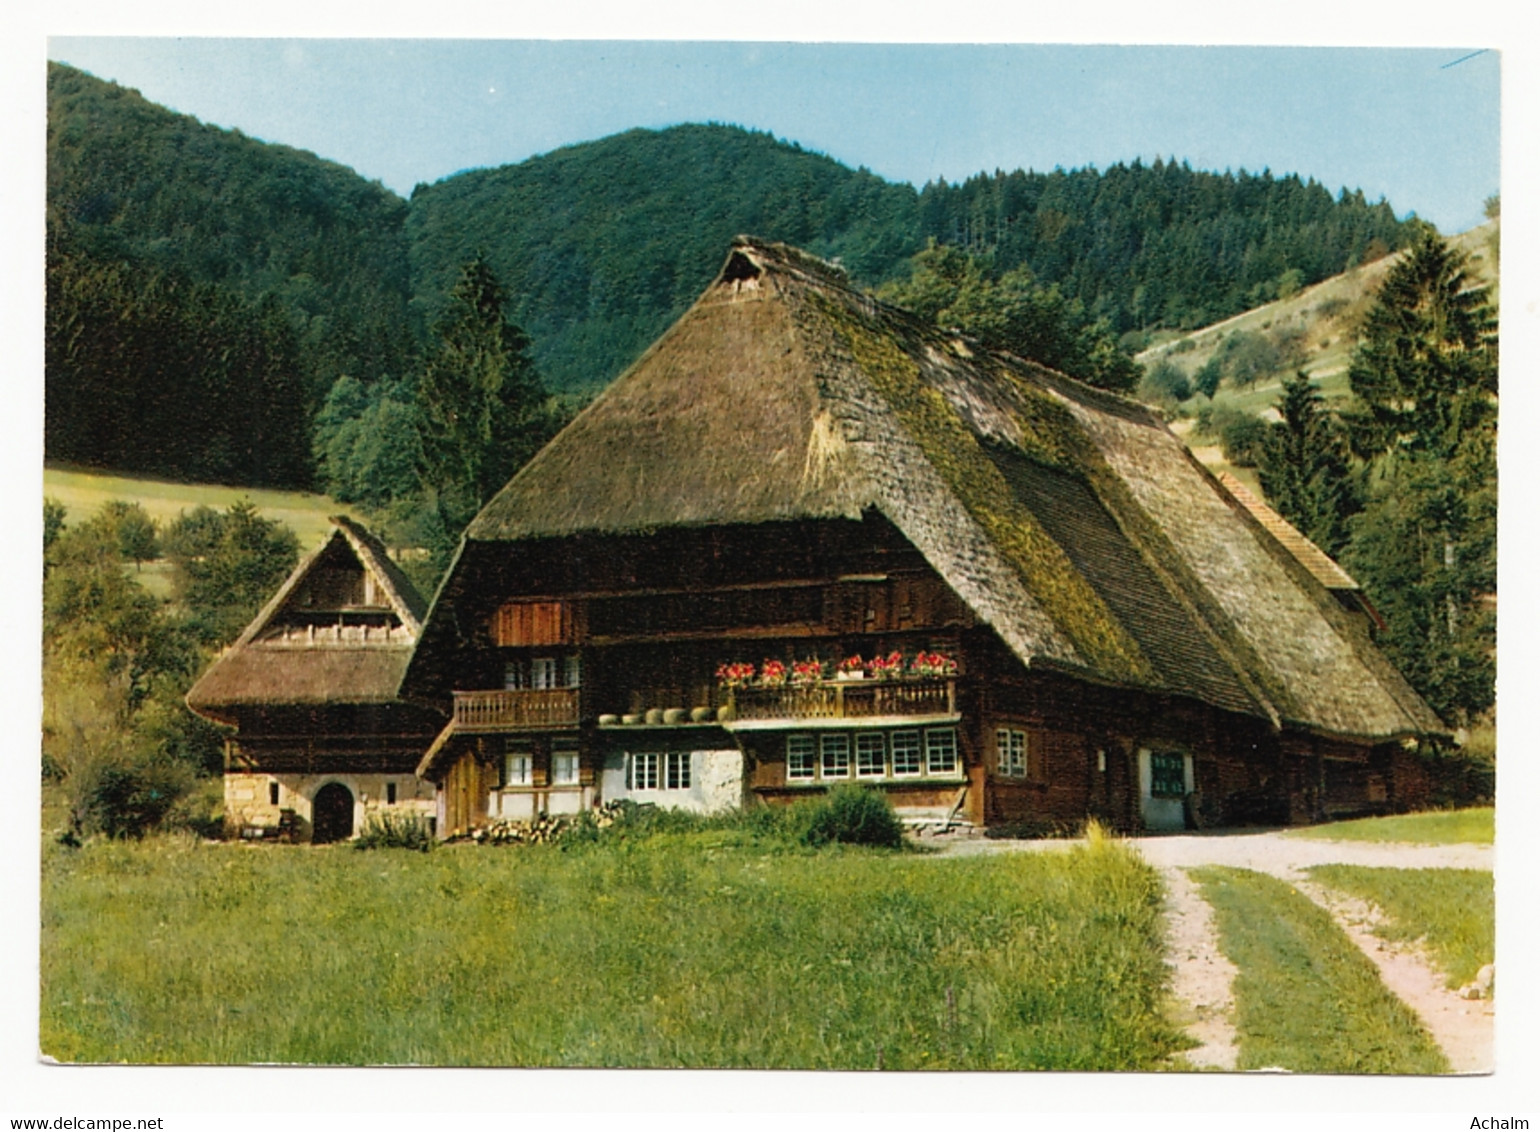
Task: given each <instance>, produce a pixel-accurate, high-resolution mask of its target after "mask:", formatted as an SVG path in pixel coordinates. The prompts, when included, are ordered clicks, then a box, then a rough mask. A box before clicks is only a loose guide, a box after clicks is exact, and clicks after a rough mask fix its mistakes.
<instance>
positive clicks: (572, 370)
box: [407, 125, 922, 389]
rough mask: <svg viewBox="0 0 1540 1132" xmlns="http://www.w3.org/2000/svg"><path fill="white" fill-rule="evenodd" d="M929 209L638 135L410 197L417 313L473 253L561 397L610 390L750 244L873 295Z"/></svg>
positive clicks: (716, 130)
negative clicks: (831, 273)
mask: <svg viewBox="0 0 1540 1132" xmlns="http://www.w3.org/2000/svg"><path fill="white" fill-rule="evenodd" d="M916 205H917V195H916V193H915V191H914V189H913V188H912V187H911V186H909V185H894V184H890V183H888V182H886V181H883V180H882V179H881V178H879V177H876V176H874V175H872V174H871V173H868V172H866V171H865V170H860V171H856V170H851V169H849V168H847V167H845V166H843V165H841V164H839V163H838V162H836V161H833V160H831V159H830V158H827V157H823V156H820V155H817V154H813V153H808V152H806V151H804V150H802V149H800V148H799V147H797V146H796V145H792V144H787V143H785V142H780V141H777V140H775V139H774V138H772V137H771V136H770V135H769V134H762V133H752V132H749V131H747V130H741V129H736V128H733V127H727V126H701V125H692V126H676V127H673V128H672V129H667V130H661V131H654V130H631V131H628V132H627V133H624V134H618V135H616V136H614V137H609V138H605V139H603V140H601V141H596V142H588V143H585V144H583V145H575V146H570V147H568V148H565V149H560V150H556V151H555V152H553V153H549V154H546V155H544V156H541V157H534V158H531V159H530V160H528V161H525V162H522V163H520V164H518V165H505V166H503V167H501V168H498V169H485V170H476V171H473V172H468V173H462V174H459V175H457V176H454V177H450V178H448V179H446V180H443V181H440V182H438V183H437V184H435V185H432V186H427V187H419V188H418V190H417V191H416V192H414V193H413V194H412V206H411V214H410V216H409V218H408V221H407V230H408V233H409V235H410V238H411V244H412V269H413V270H412V282H413V303H414V306H416V307H417V308H418V310H419V311H420V313H421V315H422V318H421V320H420V321H421V324H422V325H431V324H432V321H433V316H434V314H435V313H436V312H437V310H438V307H439V305H440V304H441V303H442V301H443V296H444V293H445V291H446V290H447V288H448V286H449V285H450V284H451V283H453V281H454V278H455V273H456V271H457V270H458V268H459V266H460V264H461V263H463V262H464V261H465V260H467V259H468V258H470V256H472V255H473V254H475V253H476V252H477V251H481V252H483V253H484V254H485V255H486V257H487V260H488V262H489V263H490V264H491V265H492V268H493V270H494V271H496V272H497V275H498V278H499V279H501V280H502V281H503V283H504V284H505V286H506V287H507V289H508V292H509V294H510V295H511V296H513V302H514V304H515V306H514V310H513V315H514V321H515V322H517V323H518V324H519V325H520V326H522V327H523V328H524V329H525V330H526V331H527V332H528V333H529V335H530V337H531V339H532V340H533V342H534V355H535V361H536V363H537V364H538V365H539V367H540V370H541V373H542V374H543V375H544V376H545V379H546V381H547V382H548V383H549V384H550V385H551V386H552V387H553V388H559V389H560V388H569V389H570V388H589V389H592V388H595V387H597V386H602V385H603V384H605V383H606V382H608V381H609V380H610V379H611V378H613V377H614V376H615V375H616V374H617V373H619V372H620V370H621V369H623V368H624V367H625V365H626V364H627V363H629V362H630V361H631V360H632V359H633V358H635V357H636V356H637V355H638V354H639V353H641V351H642V350H644V349H645V348H646V347H647V345H648V344H649V343H650V342H651V341H652V340H653V339H654V338H656V337H657V336H658V335H659V334H660V333H661V332H662V331H663V330H664V329H665V328H666V327H667V326H668V325H669V323H671V322H672V321H673V320H674V319H675V318H677V317H678V316H679V314H680V313H681V312H682V311H683V310H684V308H685V307H686V306H688V305H689V303H691V302H692V301H693V300H694V299H695V297H696V296H697V295H698V294H700V292H701V291H702V290H703V289H704V288H705V286H706V284H707V283H709V282H710V281H711V278H712V276H713V275H714V274H715V272H716V270H717V269H718V268H719V267H720V266H721V265H722V260H723V258H724V257H725V256H726V253H727V247H728V245H729V243H730V242H731V241H732V238H733V237H734V236H736V235H738V234H739V233H752V234H754V235H759V236H763V237H765V238H767V239H775V240H785V241H787V242H788V243H792V244H796V245H798V246H800V247H803V248H806V249H808V250H809V251H812V252H813V253H815V254H817V255H820V256H824V257H826V258H831V257H838V258H839V259H840V260H841V261H842V262H843V263H844V265H845V266H846V268H847V269H848V270H850V272H851V273H852V275H853V276H854V277H855V278H857V279H859V280H862V281H863V282H866V283H877V282H881V281H882V280H884V279H886V278H888V277H889V276H891V275H893V274H895V273H898V272H902V271H904V270H905V261H906V260H907V257H908V256H910V255H911V254H913V253H914V252H915V251H917V250H918V249H919V247H920V246H921V243H922V237H921V235H920V232H919V228H918V225H917V218H918V217H917V212H916Z"/></svg>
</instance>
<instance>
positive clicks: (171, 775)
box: [69, 756, 191, 837]
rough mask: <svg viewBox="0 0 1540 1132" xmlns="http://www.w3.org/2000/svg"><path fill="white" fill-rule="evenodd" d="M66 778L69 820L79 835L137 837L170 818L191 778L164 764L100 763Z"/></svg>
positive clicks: (155, 761) (147, 761)
mask: <svg viewBox="0 0 1540 1132" xmlns="http://www.w3.org/2000/svg"><path fill="white" fill-rule="evenodd" d="M82 769H83V773H76V774H72V775H71V776H70V782H69V786H70V791H69V793H70V795H71V797H70V819H71V825H72V826H73V828H75V829H76V830H77V831H79V832H84V833H104V834H106V835H107V836H108V837H143V836H144V835H145V833H147V832H148V831H149V830H150V829H151V828H152V827H154V826H157V825H159V824H160V822H161V820H162V819H163V818H164V817H166V815H167V814H169V813H170V812H171V809H172V807H173V806H175V805H176V803H177V801H178V799H180V798H181V797H182V795H184V794H185V793H186V792H187V790H188V787H189V784H190V783H189V779H190V778H191V772H190V771H188V769H187V768H186V767H185V766H181V765H180V764H177V763H173V762H170V761H167V760H164V759H154V758H150V759H136V758H133V757H132V756H130V757H128V758H124V759H121V760H119V759H113V760H108V759H103V760H101V761H97V762H94V763H92V764H90V765H89V766H87V767H85V768H82Z"/></svg>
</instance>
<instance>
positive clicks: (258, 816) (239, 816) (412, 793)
mask: <svg viewBox="0 0 1540 1132" xmlns="http://www.w3.org/2000/svg"><path fill="white" fill-rule="evenodd" d="M274 782H276V783H278V804H277V805H276V806H275V805H273V804H272V803H271V802H270V801H268V799H269V797H270V796H271V795H270V794H269V785H270V784H271V783H274ZM328 782H340V783H341V784H342V785H343V786H346V787H347V788H348V791H349V792H350V793H351V794H352V795H353V832H354V833H357V832H358V831H359V830H360V829H362V828H363V824H364V820H365V819H366V818H367V817H368V815H369V814H371V813H374V812H376V811H379V810H394V811H395V812H398V813H399V812H402V811H407V812H414V813H420V814H422V816H423V817H425V818H432V817H435V816H437V813H438V808H437V801H436V799H435V797H434V788H433V784H432V783H430V782H425V781H424V780H422V779H420V778H418V777H417V776H416V775H414V774H260V773H249V772H238V771H227V772H226V773H225V824H226V825H227V826H230V827H233V828H234V829H236V830H238V829H239V827H240V826H243V825H261V826H272V827H274V828H277V826H278V818H279V811H281V810H293V811H294V813H295V814H296V815H297V816H298V818H299V819H300V823H301V827H302V828H303V829H304V831H305V832H306V834H307V835H308V833H309V830H310V820H311V805H312V802H313V800H314V798H315V796H316V792H317V791H318V790H320V789H321V787H323V786H325V785H326V784H327V783H328ZM392 782H394V783H395V784H396V804H395V805H394V806H391V805H389V804H388V803H387V802H386V801H385V796H386V786H387V785H388V784H389V783H392Z"/></svg>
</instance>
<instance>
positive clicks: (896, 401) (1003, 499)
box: [812, 294, 1154, 683]
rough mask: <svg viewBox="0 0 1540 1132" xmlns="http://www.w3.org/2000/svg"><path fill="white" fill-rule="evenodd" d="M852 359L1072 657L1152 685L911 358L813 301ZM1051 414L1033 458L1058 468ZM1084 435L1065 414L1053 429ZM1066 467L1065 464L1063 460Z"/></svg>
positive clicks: (1122, 637)
mask: <svg viewBox="0 0 1540 1132" xmlns="http://www.w3.org/2000/svg"><path fill="white" fill-rule="evenodd" d="M812 299H813V302H814V303H816V304H817V305H818V307H819V308H820V309H821V310H822V311H823V313H824V315H825V316H826V317H827V318H828V320H829V322H830V324H831V326H832V327H833V328H834V330H835V333H836V334H837V335H838V336H839V338H840V339H841V341H842V343H843V345H844V346H845V348H846V349H848V350H849V351H850V355H851V357H852V359H853V360H854V361H855V363H856V365H858V366H859V367H860V368H861V372H862V373H864V374H865V375H866V377H867V379H868V380H869V381H871V383H872V384H873V385H874V386H876V388H877V391H878V392H879V393H880V394H881V395H882V396H883V398H884V399H885V400H886V401H887V403H888V405H889V407H891V408H892V410H893V412H894V413H895V415H897V417H898V419H899V421H900V422H901V423H902V425H903V427H904V429H905V431H906V432H908V433H909V435H910V436H911V437H912V438H913V439H914V440H915V441H916V442H918V444H919V445H920V448H921V450H922V451H923V452H924V453H925V458H926V459H927V460H929V461H930V463H931V465H932V467H934V468H935V469H936V471H938V472H939V473H940V474H941V476H942V478H943V479H944V480H945V481H946V483H947V486H948V487H950V488H951V490H952V492H953V494H954V495H955V496H956V497H957V499H958V501H959V502H961V503H962V505H963V506H964V507H965V508H966V509H967V511H968V514H969V515H971V516H972V517H973V519H974V521H975V522H977V523H978V524H979V525H980V526H981V527H983V528H984V530H985V531H986V532H988V534H989V537H990V538H991V539H992V540H993V541H994V543H995V545H996V546H997V547H998V548H999V549H1000V550H1001V551H1002V552H1003V553H1004V555H1005V556H1006V558H1007V559H1008V560H1009V561H1010V563H1011V565H1012V566H1013V567H1014V568H1015V569H1016V571H1017V573H1018V574H1019V575H1020V576H1021V580H1022V581H1023V582H1024V583H1025V584H1026V587H1027V590H1028V592H1029V593H1031V594H1032V596H1033V597H1034V598H1036V599H1037V601H1038V602H1039V603H1040V604H1041V605H1042V606H1043V608H1044V610H1045V611H1047V613H1048V615H1049V616H1050V617H1052V618H1053V619H1054V621H1055V622H1056V623H1057V624H1058V625H1059V627H1060V628H1061V629H1062V630H1063V631H1064V632H1065V633H1067V634H1068V635H1069V637H1070V639H1071V641H1072V642H1073V643H1074V646H1075V648H1076V650H1077V651H1078V652H1079V653H1080V654H1081V656H1083V657H1084V658H1085V660H1086V661H1087V662H1088V663H1089V664H1090V665H1091V666H1092V667H1093V668H1094V669H1095V670H1096V671H1097V672H1098V673H1099V674H1101V675H1103V676H1106V677H1108V678H1110V679H1113V680H1117V681H1121V682H1127V683H1149V682H1151V681H1152V680H1153V679H1154V671H1153V669H1152V668H1151V667H1150V663H1149V661H1148V660H1147V659H1146V658H1145V657H1144V655H1143V653H1142V652H1141V651H1140V649H1139V645H1138V643H1137V642H1136V641H1135V640H1134V639H1133V637H1132V636H1130V635H1129V633H1128V632H1127V630H1125V629H1124V628H1123V626H1121V625H1119V624H1118V621H1117V618H1115V617H1114V616H1113V615H1112V611H1111V610H1109V609H1108V608H1107V605H1106V603H1105V602H1104V601H1102V599H1101V597H1100V596H1099V595H1098V594H1097V593H1096V591H1095V590H1093V589H1092V588H1091V587H1090V585H1089V584H1088V583H1087V582H1086V580H1085V579H1084V578H1083V577H1082V576H1081V575H1080V572H1079V571H1078V570H1076V569H1075V568H1074V565H1073V564H1072V563H1071V562H1070V560H1069V558H1068V556H1066V555H1065V553H1064V550H1063V548H1062V547H1060V546H1059V544H1058V543H1056V542H1054V541H1053V539H1052V538H1050V537H1049V536H1048V534H1047V532H1046V531H1044V530H1043V528H1042V525H1041V524H1040V523H1039V522H1038V521H1037V519H1036V517H1035V516H1033V514H1032V513H1031V512H1030V511H1028V510H1027V509H1026V508H1025V507H1023V506H1022V505H1021V504H1020V503H1019V502H1017V500H1016V497H1015V495H1014V493H1013V492H1012V491H1011V488H1010V485H1009V484H1008V483H1006V482H1005V477H1004V476H1003V475H1001V474H1000V470H999V469H998V468H996V467H995V465H994V463H993V462H992V461H991V460H990V459H989V457H988V456H987V455H986V454H985V453H984V451H983V449H982V447H981V446H980V444H979V439H978V437H977V436H976V435H975V434H974V432H973V431H972V430H971V429H970V428H968V426H967V425H966V424H965V423H964V422H963V420H962V418H961V417H959V416H958V414H957V412H956V410H955V409H953V408H952V406H951V405H950V404H949V403H948V401H947V399H946V398H945V397H944V396H943V395H942V394H941V392H940V391H939V390H937V389H935V388H932V387H931V386H929V385H927V384H926V383H925V382H924V381H923V379H922V378H921V376H920V370H919V365H918V364H917V363H916V361H915V359H914V356H913V355H912V354H911V353H909V352H908V351H905V350H902V349H900V348H899V347H898V345H897V344H896V343H895V342H894V341H893V338H892V335H891V334H890V333H886V332H884V328H881V327H877V326H872V325H868V324H866V323H865V322H864V321H863V320H862V319H861V318H860V317H859V316H858V315H856V314H855V313H854V312H852V311H851V310H849V309H848V308H847V307H845V306H844V305H843V304H836V303H833V302H829V301H828V300H826V299H825V298H824V297H823V296H821V295H817V294H815V295H813V296H812ZM1050 416H1051V414H1050V413H1049V412H1048V411H1046V409H1045V410H1044V412H1043V413H1042V418H1041V419H1042V422H1043V427H1040V428H1038V429H1037V430H1035V432H1034V434H1033V435H1034V438H1035V439H1036V443H1034V444H1033V445H1032V448H1031V449H1029V451H1031V450H1035V451H1037V452H1040V453H1041V454H1042V455H1044V456H1045V457H1047V458H1048V459H1050V460H1052V459H1055V458H1058V457H1061V453H1062V452H1063V448H1064V443H1065V442H1064V441H1063V440H1062V439H1061V438H1057V437H1056V436H1055V432H1056V430H1054V429H1052V428H1049V427H1047V425H1046V422H1047V420H1048V419H1049V417H1050ZM1054 423H1055V424H1057V425H1058V426H1060V427H1061V428H1062V427H1067V428H1069V429H1070V430H1078V426H1077V425H1076V424H1075V422H1074V419H1073V418H1072V417H1070V416H1069V414H1068V413H1064V414H1062V415H1061V416H1059V418H1058V419H1057V420H1056V421H1055V422H1054ZM1061 462H1062V460H1061Z"/></svg>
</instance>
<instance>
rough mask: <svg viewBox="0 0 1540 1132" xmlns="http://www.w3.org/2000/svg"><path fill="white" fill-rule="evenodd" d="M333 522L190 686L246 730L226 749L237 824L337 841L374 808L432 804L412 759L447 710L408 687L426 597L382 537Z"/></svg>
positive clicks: (429, 809)
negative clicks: (415, 697)
mask: <svg viewBox="0 0 1540 1132" xmlns="http://www.w3.org/2000/svg"><path fill="white" fill-rule="evenodd" d="M331 521H332V523H333V524H334V525H335V527H336V529H335V530H334V531H333V532H332V534H331V537H330V538H329V539H327V541H326V543H325V544H324V545H323V546H321V548H320V549H318V550H316V551H315V552H314V553H313V554H311V555H310V556H309V557H307V558H306V559H305V560H304V561H303V562H301V563H300V564H299V566H297V567H296V568H295V570H294V572H293V573H292V574H291V575H290V576H289V578H288V580H287V581H286V582H284V584H283V586H282V587H280V589H279V590H278V592H277V593H276V594H275V595H274V596H273V598H272V600H271V601H269V602H268V603H267V605H266V606H265V607H264V608H263V609H262V611H261V612H260V613H258V614H257V616H256V618H255V619H254V620H253V621H252V623H251V624H250V625H248V626H247V627H246V631H245V632H244V633H242V634H241V636H240V638H239V639H238V640H237V641H236V642H235V643H234V644H233V645H231V646H230V647H229V648H228V649H226V650H225V652H224V653H223V654H222V655H221V656H220V657H219V658H218V659H217V660H216V661H215V662H214V663H213V665H212V666H210V668H209V670H208V671H207V672H205V673H204V674H203V676H202V678H201V679H199V681H198V682H197V683H196V684H194V685H193V687H192V690H191V691H189V692H188V693H187V706H188V707H189V708H191V709H192V710H193V711H195V712H197V713H198V714H199V715H201V716H204V717H205V718H207V719H212V720H214V721H216V722H218V723H223V724H227V725H230V726H232V727H234V728H236V734H235V735H234V736H232V737H231V738H230V740H229V741H228V742H227V744H226V747H225V815H226V824H227V826H228V827H229V828H230V831H231V832H232V834H236V835H244V836H267V835H272V834H276V833H277V832H279V831H280V830H281V831H283V832H284V833H286V834H289V835H291V836H294V837H296V838H299V839H307V840H308V839H313V840H315V841H335V840H338V839H341V838H345V837H349V836H351V835H352V834H353V833H354V832H356V831H357V830H358V828H359V827H360V825H361V823H362V822H363V820H364V818H365V816H366V815H367V814H368V813H370V812H372V811H376V810H380V809H385V808H402V809H406V810H410V811H416V812H420V813H422V814H423V815H424V816H425V817H429V818H431V816H432V814H433V793H432V790H431V789H430V788H429V787H428V786H427V784H426V783H424V782H422V780H421V779H419V778H417V777H416V775H415V774H413V770H414V768H415V767H416V765H417V761H418V759H419V758H420V757H421V755H422V750H423V748H424V747H426V746H427V744H428V743H429V742H431V741H432V738H433V736H434V734H435V733H436V732H437V730H438V729H439V727H441V726H442V724H443V720H442V719H441V718H440V717H439V716H438V714H437V713H435V712H433V711H432V710H431V709H428V708H424V707H422V706H419V705H412V704H405V703H402V702H400V701H399V700H397V699H396V688H397V686H398V685H399V684H400V682H401V676H402V674H403V673H404V672H405V671H406V666H407V662H408V660H409V659H410V658H411V655H412V648H413V646H414V645H415V644H416V642H417V637H418V634H419V633H420V632H421V629H422V618H423V612H424V603H423V600H422V598H421V596H420V595H419V594H418V593H417V590H416V589H415V588H414V587H413V586H412V583H411V581H410V580H409V579H408V578H407V577H406V575H405V574H403V573H402V572H401V570H400V568H399V567H397V566H396V564H395V563H394V562H392V561H391V560H390V557H389V555H388V554H387V553H386V552H385V548H384V546H383V545H381V544H380V542H379V540H377V539H376V538H375V537H374V536H373V535H371V534H370V533H369V532H368V531H366V530H365V529H364V528H363V527H361V526H360V525H358V524H357V523H355V522H353V521H352V520H351V519H348V518H345V517H341V516H338V517H334V518H333V519H332V520H331Z"/></svg>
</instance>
